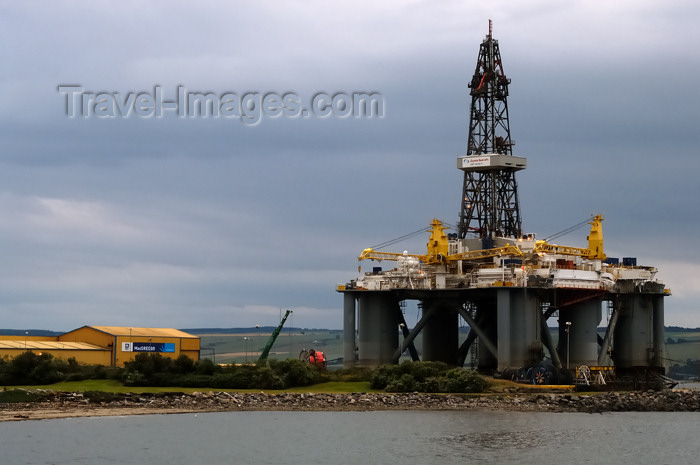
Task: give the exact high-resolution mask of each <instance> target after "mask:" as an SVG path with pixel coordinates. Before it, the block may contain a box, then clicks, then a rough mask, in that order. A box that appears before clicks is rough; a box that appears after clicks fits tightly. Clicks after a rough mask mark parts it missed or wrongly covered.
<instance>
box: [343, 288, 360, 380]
mask: <svg viewBox="0 0 700 465" xmlns="http://www.w3.org/2000/svg"><path fill="white" fill-rule="evenodd" d="M355 320H356V318H355V296H354V295H353V294H352V293H350V292H346V293H344V294H343V368H352V367H354V366H355V349H356V347H357V345H356V344H355V337H356V321H355Z"/></svg>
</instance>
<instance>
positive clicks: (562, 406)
mask: <svg viewBox="0 0 700 465" xmlns="http://www.w3.org/2000/svg"><path fill="white" fill-rule="evenodd" d="M32 394H35V395H36V399H35V400H34V401H32V402H20V403H0V421H13V420H28V419H45V418H67V417H80V416H105V415H138V414H160V413H186V412H220V411H377V410H505V411H522V412H584V413H602V412H627V411H640V412H688V411H693V412H698V411H700V392H699V391H686V390H673V391H672V390H666V391H644V392H605V393H588V394H577V393H521V392H510V393H502V394H501V393H499V394H488V395H454V394H418V393H413V394H383V393H381V394H362V393H356V394H320V393H306V394H299V393H282V394H266V393H262V392H261V393H257V394H243V393H229V392H195V393H191V394H183V393H158V394H146V393H143V394H108V393H107V394H105V393H79V392H73V393H67V392H53V391H33V392H32ZM100 394H101V395H100Z"/></svg>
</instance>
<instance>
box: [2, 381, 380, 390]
mask: <svg viewBox="0 0 700 465" xmlns="http://www.w3.org/2000/svg"><path fill="white" fill-rule="evenodd" d="M7 389H8V391H7V392H11V390H13V389H47V390H51V391H64V392H85V391H103V392H115V393H127V392H133V393H142V392H145V393H158V392H184V393H192V392H211V391H215V392H220V391H225V392H240V393H255V392H261V390H260V389H214V388H181V387H175V386H170V387H133V386H124V385H122V384H121V383H120V382H118V381H115V380H104V379H91V380H85V381H71V382H68V383H56V384H48V385H42V386H8V387H7ZM262 392H266V393H271V394H274V393H283V392H301V393H305V392H314V393H352V392H382V391H377V390H374V389H371V388H370V387H369V382H346V381H330V382H327V383H320V384H315V385H313V386H305V387H297V388H291V389H287V390H263V391H262Z"/></svg>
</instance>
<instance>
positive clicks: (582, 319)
mask: <svg viewBox="0 0 700 465" xmlns="http://www.w3.org/2000/svg"><path fill="white" fill-rule="evenodd" d="M602 312H603V310H602V301H601V299H600V298H595V299H591V300H587V301H585V302H582V303H579V304H576V305H571V306H567V307H566V308H562V309H559V358H560V359H561V360H563V361H564V364H566V359H567V357H566V354H567V350H568V354H569V357H568V359H569V366H568V368H576V367H577V366H579V365H597V364H598V354H599V352H600V350H599V347H598V325H600V321H601V318H602V314H603V313H602ZM566 322H569V323H570V324H569V325H567V324H566ZM567 326H568V328H569V334H567V333H566V328H567ZM567 342H568V344H569V347H568V349H567Z"/></svg>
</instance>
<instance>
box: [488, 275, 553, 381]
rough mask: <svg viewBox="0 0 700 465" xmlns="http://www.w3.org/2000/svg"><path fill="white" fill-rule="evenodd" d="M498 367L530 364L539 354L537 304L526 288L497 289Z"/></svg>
mask: <svg viewBox="0 0 700 465" xmlns="http://www.w3.org/2000/svg"><path fill="white" fill-rule="evenodd" d="M496 301H497V313H498V315H497V318H498V369H499V370H504V369H506V368H521V367H526V366H531V365H533V364H534V363H536V362H537V361H539V360H540V358H541V356H542V342H541V339H540V318H541V314H540V307H539V302H538V300H537V297H536V296H535V295H534V293H532V292H529V291H528V290H527V289H509V288H503V289H499V290H498V291H497V294H496Z"/></svg>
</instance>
